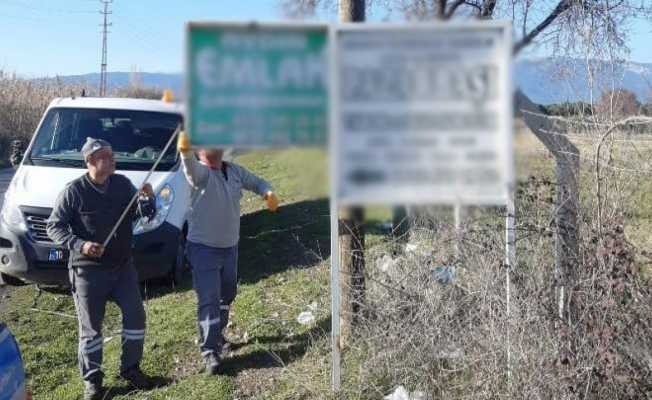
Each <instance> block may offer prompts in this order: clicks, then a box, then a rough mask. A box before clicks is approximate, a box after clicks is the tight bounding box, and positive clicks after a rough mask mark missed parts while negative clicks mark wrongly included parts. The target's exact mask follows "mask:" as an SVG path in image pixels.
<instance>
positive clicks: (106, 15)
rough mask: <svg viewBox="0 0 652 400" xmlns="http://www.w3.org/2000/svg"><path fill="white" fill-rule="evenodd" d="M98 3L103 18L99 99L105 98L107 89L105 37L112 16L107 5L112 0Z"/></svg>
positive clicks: (102, 0)
mask: <svg viewBox="0 0 652 400" xmlns="http://www.w3.org/2000/svg"><path fill="white" fill-rule="evenodd" d="M100 3H102V4H103V5H104V10H103V11H102V10H100V14H102V17H103V20H104V21H103V23H102V25H101V26H102V62H101V64H100V97H104V96H106V88H107V74H106V66H107V62H108V60H107V59H108V49H107V36H108V34H109V30H108V28H109V26H111V25H113V24H111V23H110V22H108V19H109V15H111V14H112V12H111V11H109V5H110V4H111V3H113V0H100Z"/></svg>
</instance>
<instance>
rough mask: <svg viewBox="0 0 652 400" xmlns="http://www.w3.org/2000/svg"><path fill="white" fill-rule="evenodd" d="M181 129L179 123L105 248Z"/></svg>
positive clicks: (103, 244) (105, 240)
mask: <svg viewBox="0 0 652 400" xmlns="http://www.w3.org/2000/svg"><path fill="white" fill-rule="evenodd" d="M180 131H181V125H177V129H175V130H174V133H172V136H170V140H168V142H167V144H166V145H165V148H163V151H162V152H161V154H160V155H159V156H158V159H157V160H156V162H155V163H154V165H153V166H152V169H150V170H149V172H148V173H147V176H145V180H143V183H141V185H140V188H139V189H138V190H137V191H136V193H135V194H134V196H133V197H132V198H131V201H130V202H129V205H128V206H127V208H125V209H124V211H123V212H122V215H121V216H120V219H119V220H118V222H117V223H116V224H115V226H114V227H113V229H111V233H109V236H107V238H106V239H104V243H102V246H104V247H105V248H106V246H108V244H109V243H110V242H111V239H112V238H113V235H115V231H117V230H118V227H119V226H120V224H122V221H123V220H124V219H125V217H126V216H127V213H128V212H129V210H130V209H131V207H132V206H133V205H134V202H135V201H136V199H137V198H138V195H139V194H140V191H141V190H142V189H143V188H144V187H145V184H146V183H147V180H148V179H149V178H150V177H151V176H152V173H154V171H155V170H156V167H158V164H159V163H160V162H161V160H162V159H163V156H164V155H165V153H167V151H168V149H169V148H170V145H171V144H172V142H174V139H175V138H176V137H177V135H178V134H179V132H180Z"/></svg>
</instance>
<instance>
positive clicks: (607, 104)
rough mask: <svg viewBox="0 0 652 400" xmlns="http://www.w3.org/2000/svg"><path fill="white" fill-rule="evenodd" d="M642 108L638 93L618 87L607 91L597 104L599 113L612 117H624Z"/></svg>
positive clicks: (634, 113)
mask: <svg viewBox="0 0 652 400" xmlns="http://www.w3.org/2000/svg"><path fill="white" fill-rule="evenodd" d="M640 109H641V104H640V103H639V101H638V99H637V98H636V94H635V93H633V92H632V91H630V90H627V89H616V90H611V91H608V92H605V93H603V94H602V96H601V97H600V100H598V104H596V111H597V113H598V114H602V115H605V116H607V117H610V118H611V119H617V118H624V117H630V116H633V115H636V114H638V113H639V111H640Z"/></svg>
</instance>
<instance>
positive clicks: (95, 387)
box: [84, 381, 104, 400]
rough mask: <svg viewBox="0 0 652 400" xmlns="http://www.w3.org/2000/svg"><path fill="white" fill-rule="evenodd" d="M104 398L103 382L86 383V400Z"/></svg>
mask: <svg viewBox="0 0 652 400" xmlns="http://www.w3.org/2000/svg"><path fill="white" fill-rule="evenodd" d="M103 397H104V387H103V386H102V381H84V400H102V398H103Z"/></svg>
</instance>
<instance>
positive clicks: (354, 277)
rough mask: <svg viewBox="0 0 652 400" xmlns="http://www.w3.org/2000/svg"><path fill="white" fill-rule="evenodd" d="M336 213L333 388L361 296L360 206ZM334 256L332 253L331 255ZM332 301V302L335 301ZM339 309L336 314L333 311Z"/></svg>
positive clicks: (346, 5) (349, 13)
mask: <svg viewBox="0 0 652 400" xmlns="http://www.w3.org/2000/svg"><path fill="white" fill-rule="evenodd" d="M339 20H340V22H364V20H365V0H339ZM337 213H338V216H337V218H338V221H337V222H338V223H337V230H338V236H337V237H338V243H337V247H338V251H337V253H338V255H337V257H338V262H337V265H338V267H337V268H338V270H339V271H338V273H337V276H338V277H339V282H337V283H336V282H333V284H337V285H338V286H339V289H340V290H339V300H338V301H337V303H339V304H338V305H339V310H337V308H338V307H336V306H334V307H333V308H334V310H333V316H332V321H333V326H332V337H333V370H332V383H333V389H334V391H336V392H337V391H339V390H340V383H341V372H340V351H341V350H342V349H343V348H344V347H345V346H346V345H347V344H348V342H349V341H350V339H351V336H353V334H354V332H355V327H356V325H357V324H358V322H359V318H360V313H361V312H362V305H363V304H364V299H365V276H364V272H365V260H364V250H365V243H364V208H362V207H342V208H340V209H339V210H337ZM332 256H335V255H332ZM337 303H334V304H337ZM338 311H339V316H338V315H337V314H335V313H337V312H338Z"/></svg>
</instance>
